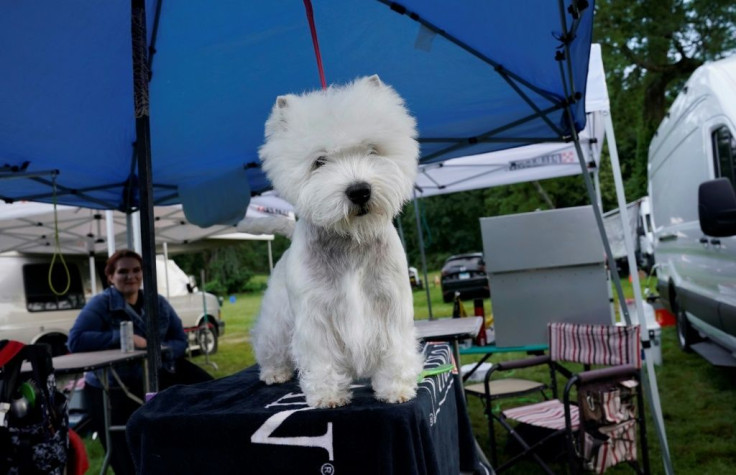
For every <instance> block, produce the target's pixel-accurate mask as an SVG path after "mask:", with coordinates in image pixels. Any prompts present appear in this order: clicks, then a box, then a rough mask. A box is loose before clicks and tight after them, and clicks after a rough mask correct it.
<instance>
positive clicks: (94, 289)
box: [88, 239, 97, 295]
mask: <svg viewBox="0 0 736 475" xmlns="http://www.w3.org/2000/svg"><path fill="white" fill-rule="evenodd" d="M88 252H89V254H88V255H89V283H90V285H91V286H92V295H97V275H96V274H97V272H96V271H95V244H94V241H93V240H92V239H90V240H89V251H88Z"/></svg>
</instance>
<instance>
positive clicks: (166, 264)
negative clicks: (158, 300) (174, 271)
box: [164, 241, 171, 300]
mask: <svg viewBox="0 0 736 475" xmlns="http://www.w3.org/2000/svg"><path fill="white" fill-rule="evenodd" d="M164 279H165V280H166V300H169V298H170V295H171V290H170V289H169V243H168V242H166V241H164Z"/></svg>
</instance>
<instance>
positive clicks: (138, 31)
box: [130, 0, 161, 393]
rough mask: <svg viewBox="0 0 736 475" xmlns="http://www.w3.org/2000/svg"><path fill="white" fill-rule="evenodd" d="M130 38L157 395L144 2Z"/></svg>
mask: <svg viewBox="0 0 736 475" xmlns="http://www.w3.org/2000/svg"><path fill="white" fill-rule="evenodd" d="M130 21H131V25H130V26H131V37H132V46H133V48H132V51H133V78H132V79H133V91H134V99H135V131H136V141H135V148H136V158H137V161H138V175H139V183H140V202H141V211H142V213H143V216H142V219H141V235H142V237H143V242H142V251H143V252H142V253H141V254H142V257H143V282H148V283H149V285H144V286H143V297H144V300H145V301H144V309H145V313H146V328H147V329H148V332H147V335H146V340H147V347H148V352H147V353H148V391H150V392H153V393H156V392H158V368H159V366H160V364H161V346H160V345H161V343H160V337H159V334H158V331H156V330H157V329H158V314H157V307H158V291H157V289H156V287H157V285H156V282H157V281H156V239H155V235H154V229H153V224H154V221H153V180H152V177H151V124H150V109H149V96H148V82H149V81H150V69H149V66H148V41H147V35H146V4H145V0H131V18H130Z"/></svg>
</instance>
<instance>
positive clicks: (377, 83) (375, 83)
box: [366, 74, 383, 87]
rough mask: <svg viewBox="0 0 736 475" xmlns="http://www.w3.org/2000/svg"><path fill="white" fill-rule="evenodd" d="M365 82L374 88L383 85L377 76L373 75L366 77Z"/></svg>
mask: <svg viewBox="0 0 736 475" xmlns="http://www.w3.org/2000/svg"><path fill="white" fill-rule="evenodd" d="M366 81H368V84H370V85H371V86H374V87H381V86H383V83H382V82H381V78H379V77H378V74H374V75H373V76H368V77H367V78H366Z"/></svg>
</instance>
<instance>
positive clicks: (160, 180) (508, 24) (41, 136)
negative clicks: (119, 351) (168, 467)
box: [0, 0, 593, 210]
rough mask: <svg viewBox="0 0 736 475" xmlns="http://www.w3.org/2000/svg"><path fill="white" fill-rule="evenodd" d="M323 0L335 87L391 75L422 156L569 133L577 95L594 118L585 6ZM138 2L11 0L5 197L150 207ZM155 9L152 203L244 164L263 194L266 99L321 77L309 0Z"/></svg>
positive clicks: (151, 16) (1, 52)
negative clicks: (139, 90)
mask: <svg viewBox="0 0 736 475" xmlns="http://www.w3.org/2000/svg"><path fill="white" fill-rule="evenodd" d="M312 5H313V10H314V18H315V26H316V31H317V34H318V37H319V44H320V47H321V54H322V59H323V63H324V68H325V74H326V77H327V81H328V83H344V82H347V81H350V80H352V79H354V78H355V77H358V76H363V75H370V74H378V75H379V76H380V77H381V78H382V80H383V81H384V82H386V83H388V84H391V85H392V86H393V87H395V88H396V90H397V91H398V92H399V93H400V94H401V95H402V96H403V97H404V98H405V100H406V103H407V105H408V107H409V109H410V110H411V112H412V113H413V114H414V115H415V116H416V117H417V121H418V125H419V131H420V142H421V154H422V158H421V161H422V163H432V162H441V161H444V160H446V159H449V158H453V157H458V156H463V155H471V154H476V153H482V152H490V151H494V150H501V149H505V148H510V147H516V146H520V145H526V144H529V143H537V142H542V141H543V142H550V141H552V142H554V141H565V140H569V138H570V132H571V130H570V125H569V124H570V121H569V120H568V119H567V117H568V115H567V112H566V110H565V108H566V106H568V105H569V107H570V113H571V116H572V118H573V119H572V120H573V122H574V127H575V128H576V130H581V129H582V128H583V126H584V125H585V102H584V100H583V98H584V94H585V84H586V81H585V78H586V76H587V67H588V56H589V51H590V42H591V32H592V19H593V5H592V2H590V5H588V2H581V1H579V0H564V1H560V2H554V1H549V0H533V1H527V2H488V1H483V0H466V1H463V2H448V1H441V0H405V1H402V2H386V1H371V0H345V1H341V2H330V1H327V0H314V1H313V2H312ZM583 7H585V8H583ZM130 11H131V9H130V5H129V4H127V2H87V1H84V0H69V1H67V2H63V3H59V2H56V1H53V0H39V1H36V2H3V4H2V6H0V44H2V45H3V47H2V48H0V62H2V64H4V65H6V67H5V68H4V73H3V75H2V77H0V176H2V177H4V178H5V177H15V178H17V179H12V180H11V179H2V180H0V199H4V200H6V201H12V200H23V199H25V200H34V201H45V202H52V201H53V200H54V199H56V201H57V202H58V203H61V204H67V205H72V206H87V207H92V208H98V209H113V208H114V209H122V210H130V209H132V208H135V207H137V206H139V205H140V203H138V202H137V201H136V199H131V197H136V196H138V195H139V193H138V191H137V187H138V176H139V171H138V170H137V168H136V159H135V148H134V144H135V142H136V127H135V115H134V114H135V110H134V109H135V108H134V101H133V79H132V78H133V66H132V61H133V60H132V56H131V54H132V53H131V51H132V46H131V26H130ZM146 15H147V32H148V38H149V45H150V47H151V50H150V51H151V52H153V54H151V55H150V60H149V61H150V64H151V80H150V86H149V87H150V131H151V133H150V135H151V163H152V170H151V175H152V182H153V200H154V204H156V205H161V204H173V203H180V202H181V201H182V196H181V194H180V190H181V189H182V188H184V189H186V188H191V187H192V186H196V184H198V183H202V182H207V181H211V182H214V183H217V179H218V177H220V176H223V174H224V173H226V172H228V171H230V170H234V169H236V168H238V167H242V168H243V169H244V170H245V174H244V175H243V180H241V181H238V180H233V179H229V180H227V183H226V184H227V185H228V186H232V187H240V186H243V185H244V181H245V180H247V185H248V186H249V187H250V190H251V192H252V193H253V194H258V193H261V192H263V191H265V190H268V189H269V188H270V184H269V182H268V180H267V179H266V177H265V176H264V174H263V172H262V171H261V169H260V166H259V165H260V162H259V160H258V154H257V150H258V147H259V146H260V144H261V143H262V141H263V123H264V122H265V120H266V118H267V116H268V113H269V111H270V108H271V106H272V104H273V101H274V100H275V98H276V97H277V96H278V95H280V94H284V93H289V92H297V93H298V92H302V91H304V90H310V89H315V88H318V87H319V75H318V71H317V66H316V61H315V57H314V49H313V45H312V40H311V37H310V31H309V25H308V22H307V19H306V14H305V8H304V5H303V3H302V2H296V1H291V2H286V1H272V2H242V1H237V0H229V1H225V0H223V1H218V2H208V1H204V0H192V1H187V2H173V1H169V2H165V1H164V2H159V1H157V0H148V1H146ZM149 54H150V53H149ZM51 171H54V172H55V174H52V173H50V172H51ZM223 183H224V182H223ZM54 195H55V197H54ZM235 206H240V207H241V208H242V209H243V210H244V208H245V207H244V206H243V205H242V203H236V204H235Z"/></svg>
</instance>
